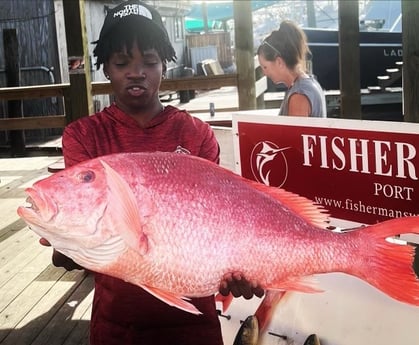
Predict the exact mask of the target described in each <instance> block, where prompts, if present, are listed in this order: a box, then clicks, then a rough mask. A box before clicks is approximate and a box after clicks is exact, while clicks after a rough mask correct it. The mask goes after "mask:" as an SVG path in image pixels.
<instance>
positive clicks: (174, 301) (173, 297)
mask: <svg viewBox="0 0 419 345" xmlns="http://www.w3.org/2000/svg"><path fill="white" fill-rule="evenodd" d="M141 287H142V288H143V289H144V290H146V291H147V292H149V293H150V294H152V295H153V296H154V297H156V298H158V299H159V300H161V301H163V302H164V303H167V304H168V305H170V306H172V307H176V308H179V309H181V310H184V311H186V312H188V313H191V314H195V315H200V314H202V313H201V312H200V311H199V310H198V309H197V308H196V307H195V306H194V305H193V304H192V303H189V302H187V300H190V298H188V297H185V296H181V295H177V294H174V293H171V292H169V291H164V290H161V289H158V288H155V287H150V286H146V285H141Z"/></svg>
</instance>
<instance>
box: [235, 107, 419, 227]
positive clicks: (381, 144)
mask: <svg viewBox="0 0 419 345" xmlns="http://www.w3.org/2000/svg"><path fill="white" fill-rule="evenodd" d="M272 113H273V112H272V110H262V111H246V112H238V113H235V114H233V134H234V150H235V161H236V167H237V173H239V174H241V175H242V176H244V177H246V178H249V179H252V180H257V181H259V182H261V183H265V184H267V185H270V186H276V187H281V188H284V189H286V190H288V191H291V192H294V193H297V194H300V195H302V196H305V197H307V198H309V199H311V200H313V201H314V202H316V203H318V204H320V205H322V206H324V207H325V208H326V209H328V210H329V211H330V214H331V216H332V217H335V218H340V219H345V220H350V221H355V222H359V223H366V224H372V223H376V222H379V221H383V220H386V219H390V218H397V217H404V216H411V215H419V185H418V174H419V157H418V154H417V148H419V125H418V124H414V123H400V122H384V121H362V120H344V119H321V118H300V117H291V116H289V117H287V116H277V115H273V114H272ZM271 114H272V115H271Z"/></svg>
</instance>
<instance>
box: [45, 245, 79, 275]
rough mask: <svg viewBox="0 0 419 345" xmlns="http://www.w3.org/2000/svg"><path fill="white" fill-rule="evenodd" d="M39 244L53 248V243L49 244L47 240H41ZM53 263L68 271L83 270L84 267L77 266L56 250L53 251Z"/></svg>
mask: <svg viewBox="0 0 419 345" xmlns="http://www.w3.org/2000/svg"><path fill="white" fill-rule="evenodd" d="M39 243H40V244H42V245H43V246H46V247H50V246H51V243H49V242H48V241H47V240H46V239H45V238H41V239H40V240H39ZM52 263H53V265H54V266H56V267H64V268H65V269H66V270H67V271H72V270H82V269H83V267H81V266H80V265H78V264H76V263H75V262H74V261H73V260H72V259H70V258H69V257H67V256H65V255H64V254H61V253H60V252H57V251H56V250H55V249H53V253H52Z"/></svg>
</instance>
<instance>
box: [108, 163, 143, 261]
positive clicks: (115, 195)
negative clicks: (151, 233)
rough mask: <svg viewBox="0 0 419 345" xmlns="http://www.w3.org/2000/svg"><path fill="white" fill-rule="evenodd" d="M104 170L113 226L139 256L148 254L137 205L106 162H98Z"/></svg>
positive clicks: (119, 176)
mask: <svg viewBox="0 0 419 345" xmlns="http://www.w3.org/2000/svg"><path fill="white" fill-rule="evenodd" d="M100 162H101V163H102V165H103V167H104V168H105V175H106V182H107V185H108V188H109V199H110V200H111V201H110V202H109V204H108V212H110V213H111V218H112V221H113V226H115V227H117V228H116V230H117V231H118V232H119V233H120V234H121V237H122V238H123V239H124V241H125V243H126V244H127V245H128V246H129V247H131V248H132V249H133V250H135V251H136V252H139V253H140V254H141V255H145V254H146V253H147V252H148V238H147V236H146V235H145V234H144V232H143V230H142V229H143V225H142V223H141V218H140V215H139V211H138V204H137V200H136V198H135V195H134V193H133V192H132V190H131V188H130V186H129V184H128V183H127V182H126V181H125V180H124V179H123V178H122V176H121V175H119V174H118V173H117V172H116V171H115V170H114V169H112V168H111V167H110V166H109V165H108V164H107V163H106V162H104V161H102V160H101V161H100Z"/></svg>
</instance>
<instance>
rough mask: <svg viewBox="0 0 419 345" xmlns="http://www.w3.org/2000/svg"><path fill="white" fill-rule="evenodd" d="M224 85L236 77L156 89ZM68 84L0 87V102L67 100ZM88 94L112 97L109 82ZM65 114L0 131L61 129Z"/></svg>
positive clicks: (175, 82) (13, 121)
mask: <svg viewBox="0 0 419 345" xmlns="http://www.w3.org/2000/svg"><path fill="white" fill-rule="evenodd" d="M224 86H237V74H224V75H215V76H202V77H201V76H195V77H190V78H180V79H164V80H162V83H161V87H160V90H161V91H167V90H209V89H219V88H221V87H224ZM69 89H70V84H54V85H38V86H22V87H7V88H0V100H6V101H9V100H24V99H38V98H48V97H64V104H65V103H66V98H67V99H68V98H69ZM91 93H92V96H94V95H104V94H112V89H111V85H110V83H109V82H93V83H92V84H91ZM68 122H69V121H68V117H67V116H66V115H60V114H57V115H48V116H41V114H40V115H39V116H31V117H20V118H5V119H0V130H21V129H40V128H63V127H65V126H66V125H67V123H68Z"/></svg>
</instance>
